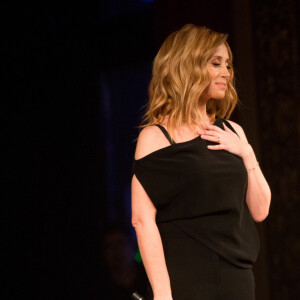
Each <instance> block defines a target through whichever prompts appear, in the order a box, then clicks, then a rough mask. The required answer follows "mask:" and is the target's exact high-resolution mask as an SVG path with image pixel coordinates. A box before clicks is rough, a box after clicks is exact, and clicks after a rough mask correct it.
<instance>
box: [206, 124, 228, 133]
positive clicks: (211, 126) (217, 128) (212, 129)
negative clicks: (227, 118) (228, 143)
mask: <svg viewBox="0 0 300 300" xmlns="http://www.w3.org/2000/svg"><path fill="white" fill-rule="evenodd" d="M207 128H208V129H209V130H210V131H216V132H218V133H222V132H224V130H223V129H221V128H220V127H218V126H215V125H208V126H207Z"/></svg>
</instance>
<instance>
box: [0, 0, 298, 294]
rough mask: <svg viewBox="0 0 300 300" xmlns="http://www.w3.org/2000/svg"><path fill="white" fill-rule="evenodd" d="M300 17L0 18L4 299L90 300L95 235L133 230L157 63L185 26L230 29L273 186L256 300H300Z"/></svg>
mask: <svg viewBox="0 0 300 300" xmlns="http://www.w3.org/2000/svg"><path fill="white" fill-rule="evenodd" d="M13 5H14V3H13V4H12V6H13ZM299 13H300V5H299V1H296V0H287V1H283V0H274V1H268V0H263V1H258V0H253V1H250V0H241V1H233V0H232V1H197V0H186V1H177V0H173V1H171V0H161V1H155V2H153V1H138V0H131V1H130V0H126V1H125V0H123V1H121V0H110V1H108V0H107V1H97V2H96V1H93V2H86V3H83V2H82V3H81V4H80V5H77V4H74V3H72V4H64V3H60V4H55V3H53V2H51V3H50V2H46V3H43V4H41V3H39V4H35V5H31V4H29V3H26V4H22V5H21V6H20V5H17V4H15V6H14V7H10V8H7V9H2V14H3V18H2V20H3V21H4V22H3V23H4V25H5V26H4V27H5V28H3V29H5V33H4V34H3V35H2V43H1V44H2V49H3V50H4V54H3V56H2V61H3V69H2V71H3V75H4V77H6V79H9V83H7V84H6V83H5V84H4V85H3V89H4V90H5V91H6V90H7V91H8V94H7V96H5V97H3V100H2V101H3V103H5V104H9V105H8V106H9V109H8V111H7V112H8V113H6V110H4V109H3V110H2V112H3V120H4V121H5V123H6V124H7V128H8V135H7V136H5V139H4V145H5V146H6V145H8V146H9V152H8V154H10V155H8V156H6V157H5V162H6V163H8V166H9V168H8V169H7V173H6V176H5V181H4V183H5V188H7V189H8V191H9V195H10V196H9V197H5V198H4V199H3V202H2V203H3V204H4V205H3V207H2V210H1V211H2V213H3V216H2V218H1V219H2V223H3V226H2V227H3V228H4V232H5V233H4V234H3V248H4V249H5V250H7V253H8V254H9V255H7V256H6V255H5V256H3V262H4V267H5V270H7V271H6V272H5V274H6V276H5V281H4V282H3V286H4V287H7V289H5V295H4V298H3V297H2V299H43V300H46V299H53V298H55V299H89V297H88V291H89V289H90V285H91V282H93V281H94V278H95V277H97V276H98V273H99V272H101V270H99V266H98V264H97V263H96V261H97V259H98V253H97V251H98V243H99V228H102V227H103V226H104V225H106V224H107V223H109V222H111V221H118V220H119V221H127V222H128V221H129V222H130V183H131V177H130V170H131V162H132V158H133V155H134V149H135V143H134V141H133V140H134V139H135V138H136V137H137V135H138V130H137V128H136V126H138V125H139V122H140V117H141V115H142V113H143V110H142V106H143V105H144V104H146V102H147V86H148V83H149V80H150V78H151V64H152V60H153V58H154V56H155V54H156V53H157V51H158V49H159V47H160V45H161V43H162V42H163V40H164V39H165V38H166V37H167V35H168V34H170V33H171V32H172V31H174V30H177V29H179V28H180V27H181V26H183V25H184V24H186V23H193V24H196V25H206V26H208V27H211V28H212V29H214V30H216V31H221V32H227V33H229V43H230V45H231V47H232V50H233V54H234V65H235V69H236V79H237V90H238V93H239V96H240V99H241V102H242V105H241V106H239V107H237V108H236V110H235V112H234V113H233V115H232V117H231V120H233V121H236V122H238V123H239V124H240V125H241V126H242V127H243V128H244V130H245V132H246V135H247V137H248V140H249V142H250V144H251V145H252V146H253V148H254V150H255V153H256V156H257V159H258V161H259V162H260V166H261V169H262V171H263V173H264V175H265V177H266V179H267V181H268V183H269V185H270V187H271V191H272V202H271V209H270V214H269V216H268V218H267V219H266V220H265V221H264V222H262V223H259V224H256V225H257V228H258V231H259V234H260V237H261V251H260V254H259V257H258V260H257V262H256V264H255V266H254V272H255V277H256V291H257V299H258V300H268V299H272V300H277V299H297V297H298V296H299V293H300V290H299V279H300V276H299V273H300V272H299V263H298V256H299V253H300V238H299V237H300V234H299V228H300V226H299V221H298V214H299V196H298V195H299V167H300V165H299V140H300V139H299V138H300V122H299V111H300V104H299V103H300V101H299V100H300V96H299V95H300V93H299V92H300V91H299V82H300V75H299V67H300V62H299V53H300V31H299V28H300V24H299V22H300V21H299V20H300V18H299ZM3 82H4V81H3ZM6 179H8V180H7V181H6ZM103 299H106V298H105V297H103ZM107 299H109V298H107Z"/></svg>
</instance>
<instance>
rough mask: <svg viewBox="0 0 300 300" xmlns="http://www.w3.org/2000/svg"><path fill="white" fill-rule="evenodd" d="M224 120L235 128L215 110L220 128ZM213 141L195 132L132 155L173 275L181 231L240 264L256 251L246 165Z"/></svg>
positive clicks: (250, 261)
mask: <svg viewBox="0 0 300 300" xmlns="http://www.w3.org/2000/svg"><path fill="white" fill-rule="evenodd" d="M223 122H224V123H225V124H226V126H227V127H229V128H230V129H231V130H232V131H234V129H233V127H232V126H231V125H230V123H229V122H228V121H226V120H225V119H222V118H220V117H218V116H217V117H216V121H215V123H214V125H216V126H218V127H220V128H222V129H224V126H223ZM234 132H235V131H234ZM235 133H236V132H235ZM216 144H217V143H214V142H210V141H207V140H203V139H201V137H200V136H199V137H197V138H194V139H192V140H189V141H186V142H182V143H177V144H173V145H170V146H167V147H165V148H162V149H159V150H157V151H154V152H152V153H150V154H148V155H146V156H144V157H143V158H141V159H138V160H135V159H133V164H132V176H133V175H134V174H135V175H136V177H137V179H138V180H139V182H140V183H141V185H142V186H143V188H144V189H145V191H146V193H147V194H148V196H149V198H150V199H151V201H152V202H153V204H154V206H155V207H156V209H157V215H156V222H157V226H158V229H159V231H160V234H161V238H162V243H163V246H164V251H165V258H166V262H167V266H168V271H169V275H170V279H171V281H172V280H173V279H172V278H175V276H176V274H175V273H176V272H175V270H176V268H177V267H176V266H174V265H173V263H171V262H170V259H169V258H170V257H171V256H170V253H171V251H172V249H174V247H175V244H176V243H175V241H176V239H177V238H179V234H180V235H182V237H185V238H190V239H193V240H194V241H195V242H196V243H200V244H201V245H204V246H206V247H207V248H208V249H210V250H211V251H213V252H215V253H216V254H218V255H220V256H221V257H222V258H224V259H226V260H227V261H228V262H229V263H230V264H232V265H233V266H236V267H238V268H252V264H253V263H254V262H255V260H256V258H257V255H258V251H259V247H260V241H259V236H258V234H257V231H256V227H255V224H254V222H253V219H252V217H251V215H250V212H249V209H248V206H247V203H246V201H245V195H246V189H247V183H248V174H247V170H246V168H245V166H244V163H243V160H242V158H241V157H239V156H237V155H234V154H232V153H230V152H228V151H225V150H210V149H208V148H207V145H216ZM182 237H181V238H182ZM170 238H172V239H173V242H170V240H171V239H170ZM190 245H191V244H189V243H187V247H192V246H190ZM168 249H169V250H168ZM189 253H190V254H189ZM191 253H193V254H192V255H193V256H194V259H195V262H196V261H197V255H196V254H195V251H194V248H191V249H188V248H187V249H186V250H185V252H184V253H182V255H191ZM178 259H180V258H179V257H178Z"/></svg>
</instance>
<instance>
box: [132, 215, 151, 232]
mask: <svg viewBox="0 0 300 300" xmlns="http://www.w3.org/2000/svg"><path fill="white" fill-rule="evenodd" d="M154 223H155V219H153V218H139V217H138V218H134V217H133V218H131V225H132V227H134V229H135V230H138V229H140V228H144V227H145V226H148V225H152V224H154Z"/></svg>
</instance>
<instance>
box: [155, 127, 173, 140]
mask: <svg viewBox="0 0 300 300" xmlns="http://www.w3.org/2000/svg"><path fill="white" fill-rule="evenodd" d="M155 125H156V126H158V127H159V128H160V129H161V131H162V132H163V134H164V135H165V136H166V138H167V139H168V141H169V142H170V144H171V145H173V144H176V143H175V141H174V140H173V139H172V138H171V136H170V134H169V132H168V131H167V129H166V128H165V127H164V126H162V125H160V124H155Z"/></svg>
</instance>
